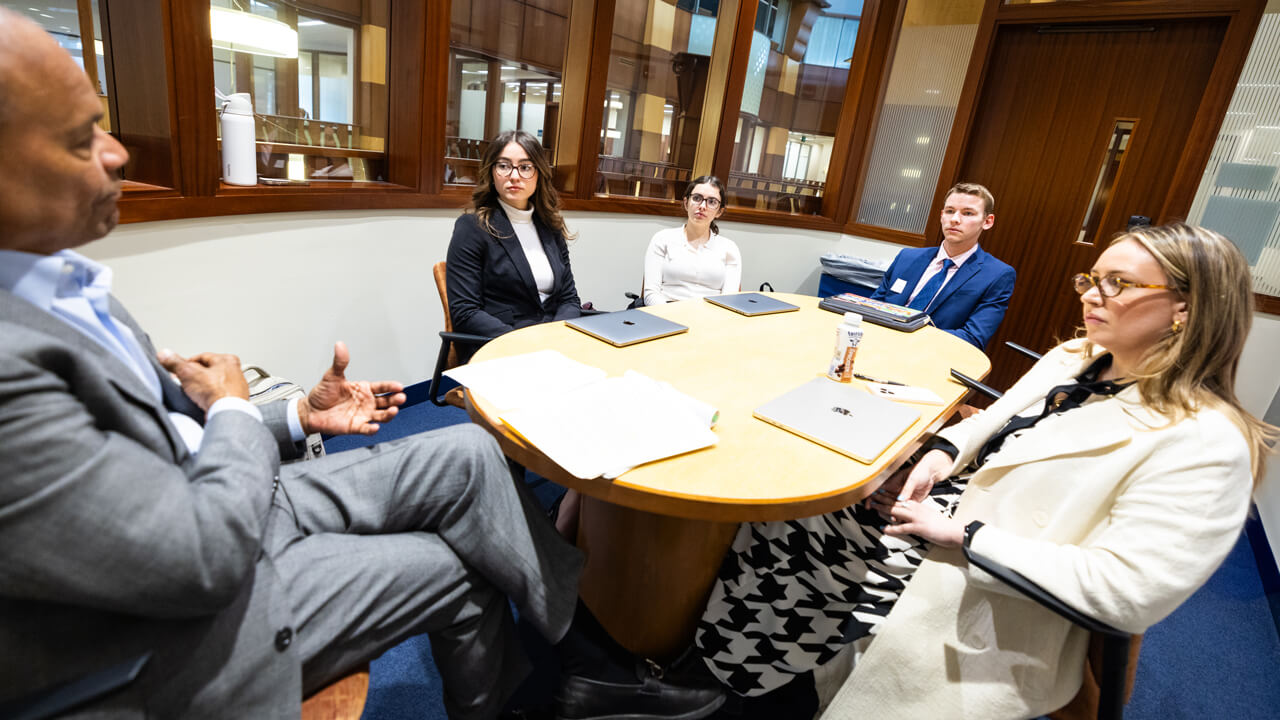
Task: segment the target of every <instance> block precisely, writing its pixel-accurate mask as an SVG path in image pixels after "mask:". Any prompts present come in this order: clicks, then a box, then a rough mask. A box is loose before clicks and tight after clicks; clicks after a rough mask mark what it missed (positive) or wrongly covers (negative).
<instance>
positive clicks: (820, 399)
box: [753, 378, 920, 463]
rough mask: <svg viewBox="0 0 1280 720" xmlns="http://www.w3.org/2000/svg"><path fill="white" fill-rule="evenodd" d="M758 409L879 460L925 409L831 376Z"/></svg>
mask: <svg viewBox="0 0 1280 720" xmlns="http://www.w3.org/2000/svg"><path fill="white" fill-rule="evenodd" d="M753 414H754V415H755V416H756V417H757V418H759V419H761V420H764V421H765V422H767V423H771V424H773V425H777V426H778V427H780V428H782V429H783V430H786V431H788V432H792V433H795V434H796V435H799V436H800V437H802V438H804V439H806V440H811V441H813V442H816V443H818V444H819V445H822V446H824V447H827V448H830V449H832V450H835V451H836V452H838V453H840V454H841V455H848V456H849V457H851V458H853V459H854V460H858V461H860V462H864V463H870V462H873V461H874V460H875V459H876V458H877V457H879V456H880V453H883V452H884V451H885V448H887V447H889V446H890V445H892V444H893V441H894V440H897V439H898V436H900V435H902V433H904V432H906V430H907V428H909V427H911V425H912V423H914V422H915V421H916V420H918V419H919V418H920V411H919V410H916V409H914V408H911V407H907V406H905V405H899V404H897V403H895V402H893V401H891V400H885V399H883V398H878V397H876V396H874V395H871V394H870V393H868V392H866V391H865V390H863V389H862V387H861V386H860V385H853V384H845V383H838V382H835V381H833V380H828V379H826V378H815V379H813V380H810V381H809V382H807V383H805V384H804V385H801V386H800V387H798V388H796V389H794V390H791V391H789V392H787V393H785V394H783V395H781V396H780V397H777V398H774V399H773V400H770V401H769V402H767V403H765V404H764V405H761V406H760V407H758V408H756V409H755V412H754V413H753Z"/></svg>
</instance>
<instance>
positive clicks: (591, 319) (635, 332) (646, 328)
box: [564, 310, 689, 347]
mask: <svg viewBox="0 0 1280 720" xmlns="http://www.w3.org/2000/svg"><path fill="white" fill-rule="evenodd" d="M564 324H565V325H568V326H569V327H571V328H573V329H574V330H581V331H582V332H584V333H586V334H588V335H590V336H591V337H593V338H596V339H598V340H603V341H605V342H607V343H609V344H610V345H613V346H614V347H626V346H628V345H635V344H636V343H641V342H644V341H646V340H657V339H658V338H663V337H667V336H668V335H677V334H679V333H682V332H688V331H689V328H688V327H687V326H685V325H681V324H680V323H673V322H671V321H670V320H666V319H663V318H660V317H658V316H657V315H650V314H649V313H647V312H644V311H643V310H620V311H618V312H611V313H604V314H602V315H587V316H584V317H580V318H574V319H572V320H565V321H564Z"/></svg>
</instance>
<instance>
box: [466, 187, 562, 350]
mask: <svg viewBox="0 0 1280 720" xmlns="http://www.w3.org/2000/svg"><path fill="white" fill-rule="evenodd" d="M489 219H490V221H491V222H492V224H493V227H494V229H495V230H496V231H497V236H494V235H491V234H489V233H488V232H485V230H484V229H483V228H482V227H480V221H479V220H477V219H476V216H475V215H472V214H470V213H466V214H464V215H463V216H462V217H460V218H458V220H457V222H455V223H454V224H453V239H451V240H450V241H449V254H448V256H447V265H446V266H445V285H446V287H447V288H448V293H449V315H450V317H451V318H452V320H453V329H454V330H456V331H457V332H465V333H474V334H476V335H488V336H490V337H493V336H497V335H501V334H503V333H505V332H510V331H511V330H515V329H516V328H522V327H525V326H528V325H536V324H538V323H542V322H549V321H552V320H564V319H566V318H575V317H578V316H579V315H581V314H582V303H581V301H579V300H578V290H577V288H576V287H575V286H574V283H573V271H572V269H570V267H569V247H568V246H567V245H566V244H565V241H564V236H563V235H561V234H560V233H558V232H555V231H554V230H551V229H550V228H548V227H547V226H545V225H543V224H542V223H541V222H540V221H539V220H538V219H537V216H536V215H535V216H534V221H533V224H534V227H535V228H537V231H538V238H539V239H540V240H542V249H543V250H544V251H545V252H546V253H547V261H548V262H549V263H551V272H552V274H553V275H554V277H555V282H554V283H553V285H552V288H551V295H550V296H549V297H548V298H547V301H546V302H545V303H544V302H541V301H540V300H539V299H538V288H537V286H535V285H534V282H533V271H532V270H531V269H530V268H529V261H528V260H527V259H526V258H525V256H524V250H523V249H522V248H521V247H520V241H519V240H518V239H517V238H516V233H515V231H514V230H513V229H512V228H511V221H510V220H508V219H507V215H506V213H505V212H503V211H502V209H501V208H498V209H496V210H494V211H493V213H492V214H491V215H490V216H489Z"/></svg>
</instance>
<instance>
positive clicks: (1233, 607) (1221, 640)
mask: <svg viewBox="0 0 1280 720" xmlns="http://www.w3.org/2000/svg"><path fill="white" fill-rule="evenodd" d="M1251 522H1256V520H1254V521H1251ZM1253 553H1254V549H1253V547H1251V543H1250V542H1249V536H1248V535H1241V536H1240V540H1239V542H1237V543H1236V546H1235V548H1234V549H1233V550H1232V551H1231V554H1230V555H1229V556H1227V559H1226V561H1225V562H1223V564H1222V567H1220V568H1218V571H1217V572H1216V573H1214V575H1213V577H1211V578H1210V579H1209V582H1207V583H1205V585H1204V587H1202V588H1200V590H1199V591H1197V592H1196V593H1195V594H1194V595H1192V596H1191V598H1190V599H1189V600H1187V602H1185V603H1183V604H1182V606H1181V607H1179V608H1178V609H1177V610H1175V611H1174V612H1173V614H1172V615H1170V616H1169V617H1167V618H1165V619H1164V620H1163V621H1161V622H1159V623H1157V624H1156V625H1154V626H1153V627H1152V628H1151V629H1149V630H1148V631H1147V633H1146V635H1145V636H1144V638H1143V642H1142V652H1141V655H1140V656H1139V658H1138V676H1137V679H1136V681H1135V682H1134V688H1133V697H1132V698H1130V700H1129V706H1128V708H1127V709H1126V711H1125V717H1127V718H1136V719H1138V720H1146V719H1150V720H1157V719H1159V720H1181V719H1182V718H1186V719H1187V720H1192V719H1195V720H1199V719H1200V718H1233V719H1235V720H1252V719H1253V718H1257V719H1258V720H1262V719H1263V718H1277V717H1280V637H1277V634H1276V624H1275V619H1274V618H1273V616H1272V615H1271V606H1270V602H1269V600H1268V597H1267V593H1266V592H1265V591H1264V588H1263V585H1262V581H1261V579H1260V577H1259V573H1258V566H1257V564H1256V563H1255V560H1254V554H1253ZM1267 554H1268V555H1269V554H1270V553H1269V552H1268V553H1267Z"/></svg>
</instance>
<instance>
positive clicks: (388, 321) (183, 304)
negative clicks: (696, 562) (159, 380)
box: [83, 210, 898, 384]
mask: <svg viewBox="0 0 1280 720" xmlns="http://www.w3.org/2000/svg"><path fill="white" fill-rule="evenodd" d="M457 215H458V211H456V210H429V211H382V212H363V211H362V212H338V211H335V212H311V213H273V214H268V215H248V216H234V217H224V218H201V219H194V220H174V221H168V222H154V223H139V224H133V225H124V226H121V227H120V228H118V229H117V230H116V231H115V232H114V233H112V234H111V235H110V236H108V237H106V238H104V239H102V240H99V241H97V242H94V243H92V244H90V245H88V246H86V247H85V248H84V249H83V252H84V253H85V254H86V255H89V256H90V257H93V258H95V259H97V260H100V261H102V262H105V263H107V264H108V265H110V266H111V267H112V268H113V269H114V271H115V291H116V294H117V295H118V296H119V297H120V298H121V300H123V301H124V303H125V305H126V306H128V308H129V309H130V311H132V312H133V314H134V316H135V317H137V319H138V321H139V322H140V323H142V325H143V327H145V328H147V331H148V332H150V333H151V336H152V339H153V340H154V341H155V342H156V343H157V345H159V346H165V347H169V348H171V349H173V350H175V351H177V352H179V353H182V354H192V353H197V352H202V351H206V350H210V351H219V352H235V353H237V354H239V355H240V356H241V358H242V359H244V360H245V361H251V362H254V363H257V364H261V365H263V366H264V367H266V368H267V369H268V370H270V371H271V372H272V373H275V374H277V375H281V376H284V377H288V378H291V379H294V380H297V381H298V382H301V383H303V384H309V383H311V382H313V381H314V379H315V378H316V377H318V376H319V373H320V372H321V371H322V370H323V368H324V367H325V365H326V364H327V363H328V353H329V348H330V347H331V346H332V343H333V341H334V340H338V339H341V340H344V341H346V342H347V344H348V345H349V346H350V347H351V351H352V356H353V359H354V364H353V367H352V371H351V372H352V375H353V376H354V377H361V378H386V379H394V380H399V381H401V382H404V383H406V384H409V383H414V382H419V381H422V380H426V379H428V378H429V376H430V373H431V368H432V366H433V365H434V363H435V357H436V351H437V350H438V349H439V339H438V337H437V335H436V333H437V332H439V331H440V330H442V329H444V319H443V317H442V316H441V312H440V302H439V300H438V296H437V294H436V289H435V282H434V280H433V279H432V276H431V266H432V265H433V264H434V263H436V262H438V261H440V260H443V259H444V257H445V251H446V249H447V247H448V244H449V237H450V234H451V233H452V231H453V221H454V219H455V218H456V217H457ZM567 220H568V222H569V227H570V229H571V230H573V231H575V232H577V233H578V239H577V240H574V241H572V242H571V243H570V245H569V252H570V254H571V256H572V262H573V269H574V276H575V278H576V279H577V282H578V292H579V295H581V297H582V299H583V300H584V301H586V300H590V301H592V302H593V303H595V305H596V306H597V307H599V308H601V309H606V310H613V309H620V308H622V307H624V306H625V305H626V303H627V300H626V298H624V297H623V295H622V294H623V292H625V291H628V290H629V291H633V292H638V291H639V289H640V287H639V286H640V279H641V274H642V269H641V262H642V258H643V256H644V251H645V248H646V247H647V245H648V242H649V238H650V236H652V235H653V233H654V232H656V231H657V230H659V229H661V228H665V227H671V226H672V225H673V224H674V223H675V220H674V219H672V218H665V217H652V216H636V215H616V214H603V213H570V214H568V215H567ZM721 231H722V232H723V233H724V234H725V235H726V236H727V237H730V238H732V239H733V240H735V241H736V242H737V243H738V245H739V247H740V248H741V250H742V254H743V256H744V257H745V258H746V263H745V268H744V273H743V287H744V288H751V289H754V288H756V287H758V286H759V284H760V283H761V282H762V281H765V280H768V281H769V282H771V283H772V284H773V287H774V288H775V289H776V290H779V291H782V292H801V293H808V294H816V292H817V287H818V257H819V256H820V255H822V254H823V253H826V252H831V251H835V252H843V253H850V254H859V255H863V256H867V257H875V258H891V257H892V256H893V255H894V253H896V252H897V250H898V246H896V245H892V244H889V243H882V242H878V241H874V240H866V239H861V238H854V237H851V236H846V235H837V234H833V233H824V232H816V231H809V230H792V229H787V228H778V227H768V226H763V225H750V224H734V223H724V224H723V227H722V228H721Z"/></svg>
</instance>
